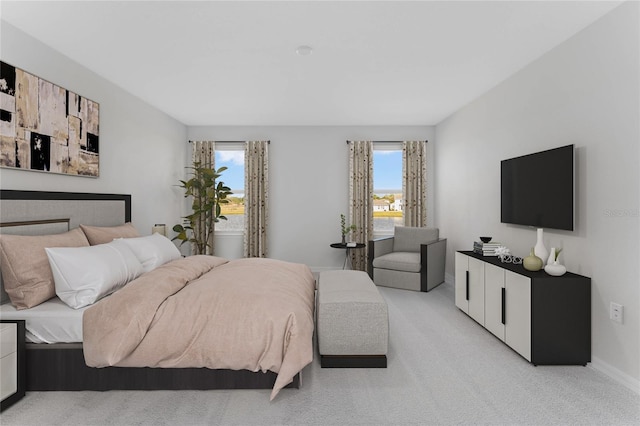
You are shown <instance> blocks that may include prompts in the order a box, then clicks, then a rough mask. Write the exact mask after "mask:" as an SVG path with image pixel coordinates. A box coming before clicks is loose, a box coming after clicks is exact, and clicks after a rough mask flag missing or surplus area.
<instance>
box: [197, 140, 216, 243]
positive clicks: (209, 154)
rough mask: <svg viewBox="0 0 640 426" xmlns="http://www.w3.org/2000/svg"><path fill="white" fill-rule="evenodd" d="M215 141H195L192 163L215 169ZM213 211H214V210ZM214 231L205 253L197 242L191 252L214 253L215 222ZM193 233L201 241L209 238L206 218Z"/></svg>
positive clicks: (198, 223)
mask: <svg viewBox="0 0 640 426" xmlns="http://www.w3.org/2000/svg"><path fill="white" fill-rule="evenodd" d="M215 145H216V144H215V142H214V141H194V142H193V151H192V164H193V165H195V164H196V163H199V164H200V165H201V166H202V167H208V168H211V169H215V166H216V147H215ZM212 213H213V212H212ZM212 228H213V229H212V230H211V231H212V232H211V234H210V235H209V240H208V242H209V245H208V247H207V248H206V249H205V251H206V252H205V253H199V252H198V247H197V246H196V245H195V244H193V243H192V244H191V254H209V255H212V254H213V253H214V238H213V237H214V233H215V223H214V224H213V225H212ZM193 234H194V236H197V238H198V239H199V240H201V241H204V240H205V239H206V238H207V227H206V225H205V220H204V218H202V219H201V220H199V221H196V222H195V224H194V227H193Z"/></svg>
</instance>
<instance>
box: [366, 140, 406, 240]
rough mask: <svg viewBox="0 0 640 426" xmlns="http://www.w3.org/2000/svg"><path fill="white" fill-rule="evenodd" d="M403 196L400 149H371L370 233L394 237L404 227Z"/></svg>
mask: <svg viewBox="0 0 640 426" xmlns="http://www.w3.org/2000/svg"><path fill="white" fill-rule="evenodd" d="M402 202H403V196H402V146H401V145H400V144H398V143H374V145H373V233H374V234H379V235H380V234H393V228H394V226H396V225H397V226H401V225H403V224H404V218H403V204H402Z"/></svg>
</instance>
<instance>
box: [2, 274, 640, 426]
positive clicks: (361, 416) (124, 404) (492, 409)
mask: <svg viewBox="0 0 640 426" xmlns="http://www.w3.org/2000/svg"><path fill="white" fill-rule="evenodd" d="M380 291H381V293H382V295H383V296H384V297H385V298H386V300H387V302H388V304H389V315H390V323H391V329H390V350H389V360H388V364H389V366H388V368H386V369H326V368H324V369H323V368H320V365H319V362H318V360H317V359H316V360H314V362H313V363H312V365H310V366H308V367H307V368H305V370H304V371H303V383H302V387H301V388H300V389H285V390H283V391H282V392H281V393H280V394H279V395H278V397H277V398H276V400H275V401H273V402H269V390H234V391H152V392H128V391H127V392H124V391H110V392H29V393H28V394H27V396H26V397H25V398H24V399H22V400H21V401H20V402H18V403H16V404H15V405H14V406H13V407H11V408H9V409H7V410H6V411H5V412H3V413H2V414H1V415H0V423H2V425H3V426H5V425H6V426H8V425H47V424H52V425H53V424H60V425H72V424H77V425H107V424H109V425H142V424H146V425H216V424H225V425H226V424H229V425H251V424H256V425H281V424H282V425H284V424H287V425H378V424H380V425H382V424H392V425H409V424H415V425H424V424H434V425H447V424H492V425H493V424H499V425H514V424H531V425H534V424H535V425H543V424H562V425H589V424H591V425H632V424H633V425H638V424H640V396H639V395H637V394H635V393H633V392H632V391H630V390H628V389H627V388H625V387H623V386H621V385H619V384H617V383H615V382H614V381H613V380H611V379H610V378H608V377H607V376H605V375H603V374H601V373H600V372H598V371H596V370H594V369H592V368H589V367H586V368H585V367H579V366H578V367H556V366H554V367H543V366H540V367H534V366H532V365H531V364H529V363H527V362H526V361H525V360H524V359H523V358H521V357H520V356H519V355H518V354H516V353H515V352H513V351H512V350H511V349H509V348H508V347H507V346H506V345H504V344H503V343H501V342H500V341H499V340H498V339H496V338H495V337H493V336H492V335H491V334H490V333H489V332H487V331H485V330H484V329H483V328H481V327H480V326H478V325H477V324H476V323H474V322H473V320H471V319H470V318H469V317H467V316H466V315H464V314H463V313H461V312H460V311H459V310H458V309H457V308H455V306H454V303H453V288H452V286H451V285H448V284H443V285H441V286H439V287H437V288H436V289H434V290H433V291H431V292H429V293H416V292H411V291H405V290H396V289H389V288H380Z"/></svg>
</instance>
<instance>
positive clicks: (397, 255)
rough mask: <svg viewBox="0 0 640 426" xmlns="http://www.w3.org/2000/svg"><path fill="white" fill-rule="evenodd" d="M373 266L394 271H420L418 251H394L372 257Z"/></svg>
mask: <svg viewBox="0 0 640 426" xmlns="http://www.w3.org/2000/svg"><path fill="white" fill-rule="evenodd" d="M373 267H374V268H381V269H392V270H394V271H405V272H420V253H413V252H402V251H394V252H393V253H389V254H385V255H382V256H379V257H376V258H375V259H373Z"/></svg>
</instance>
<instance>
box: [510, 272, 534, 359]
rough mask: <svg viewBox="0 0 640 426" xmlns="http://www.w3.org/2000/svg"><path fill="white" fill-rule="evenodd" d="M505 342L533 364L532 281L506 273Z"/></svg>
mask: <svg viewBox="0 0 640 426" xmlns="http://www.w3.org/2000/svg"><path fill="white" fill-rule="evenodd" d="M505 295H506V300H505V305H506V316H505V332H504V334H505V342H506V343H507V345H509V346H511V348H513V349H514V350H515V351H516V352H518V353H519V354H520V355H522V356H523V357H525V359H526V360H527V361H529V362H531V279H530V278H528V277H525V276H523V275H519V274H516V273H514V272H511V271H506V272H505Z"/></svg>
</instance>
